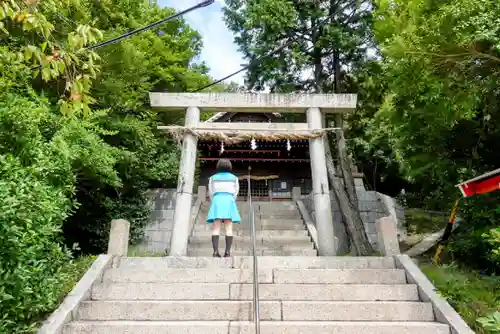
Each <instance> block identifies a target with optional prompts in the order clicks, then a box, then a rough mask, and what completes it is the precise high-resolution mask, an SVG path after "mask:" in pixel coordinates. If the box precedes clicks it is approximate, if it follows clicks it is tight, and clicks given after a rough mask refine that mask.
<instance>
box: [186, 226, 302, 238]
mask: <svg viewBox="0 0 500 334" xmlns="http://www.w3.org/2000/svg"><path fill="white" fill-rule="evenodd" d="M220 232H221V235H225V231H224V229H223V228H222V229H221V231H220ZM233 235H234V236H239V235H240V236H248V237H249V236H250V230H248V229H233ZM192 236H196V237H211V236H212V231H211V230H210V229H206V230H202V229H199V230H195V229H193V232H192ZM255 236H256V238H257V239H263V238H269V237H273V238H295V237H300V236H304V237H308V236H309V234H308V232H307V231H306V230H305V228H304V229H301V230H256V231H255Z"/></svg>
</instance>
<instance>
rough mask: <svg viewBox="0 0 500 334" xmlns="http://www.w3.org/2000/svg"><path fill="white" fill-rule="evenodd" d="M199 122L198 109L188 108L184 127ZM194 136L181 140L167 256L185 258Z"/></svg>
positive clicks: (191, 186)
mask: <svg viewBox="0 0 500 334" xmlns="http://www.w3.org/2000/svg"><path fill="white" fill-rule="evenodd" d="M199 121H200V109H198V108H197V107H189V108H188V109H187V111H186V121H185V125H186V127H194V126H197V125H198V122H199ZM197 143H198V140H197V138H196V136H194V135H192V134H189V133H186V134H185V135H184V138H183V140H182V152H181V163H180V166H179V176H178V181H177V194H176V200H175V209H174V210H175V211H174V226H173V228H172V238H171V239H170V250H169V254H168V255H169V256H186V254H187V245H188V238H189V226H190V219H191V206H192V200H193V185H194V171H195V167H196V146H197Z"/></svg>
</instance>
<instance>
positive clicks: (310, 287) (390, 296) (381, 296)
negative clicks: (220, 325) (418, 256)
mask: <svg viewBox="0 0 500 334" xmlns="http://www.w3.org/2000/svg"><path fill="white" fill-rule="evenodd" d="M259 298H260V300H308V301H379V300H380V301H419V296H418V290H417V286H416V285H413V284H394V285H386V284H259ZM230 299H235V300H252V299H253V285H252V284H248V283H244V284H238V283H237V284H231V285H230Z"/></svg>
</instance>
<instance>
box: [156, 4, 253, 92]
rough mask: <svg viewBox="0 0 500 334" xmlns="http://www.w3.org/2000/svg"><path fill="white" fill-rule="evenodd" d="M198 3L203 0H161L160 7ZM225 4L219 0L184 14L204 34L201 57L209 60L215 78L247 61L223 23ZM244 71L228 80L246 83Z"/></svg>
mask: <svg viewBox="0 0 500 334" xmlns="http://www.w3.org/2000/svg"><path fill="white" fill-rule="evenodd" d="M199 2H201V0H182V1H179V0H158V4H159V5H160V6H167V7H172V8H175V9H176V10H184V9H187V8H189V7H192V6H195V5H196V4H197V3H199ZM223 3H224V0H216V2H215V3H214V4H212V5H210V6H208V7H203V8H200V9H198V10H196V11H194V12H191V13H189V14H187V15H186V16H185V19H186V21H187V22H188V24H189V25H190V26H191V27H192V28H193V29H195V30H197V31H198V32H199V33H200V34H201V36H202V37H203V51H202V53H201V60H203V61H205V62H206V63H207V65H208V66H209V67H210V75H211V76H212V77H213V78H214V79H216V80H217V79H220V78H222V77H225V76H227V75H229V74H231V73H233V72H235V71H237V70H239V69H240V68H241V66H240V65H241V64H243V63H244V60H243V57H242V55H241V54H240V53H239V52H238V50H237V46H236V45H235V44H234V42H233V39H234V36H233V34H232V33H231V32H230V31H229V29H227V28H226V25H225V23H224V20H223V14H222V5H223ZM244 74H245V73H244V72H243V73H240V74H238V75H236V76H234V77H232V78H231V79H228V80H227V82H230V81H231V80H232V81H236V82H238V83H239V84H243V77H244Z"/></svg>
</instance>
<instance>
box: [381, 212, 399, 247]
mask: <svg viewBox="0 0 500 334" xmlns="http://www.w3.org/2000/svg"><path fill="white" fill-rule="evenodd" d="M375 226H376V229H377V240H378V248H379V250H380V252H381V253H382V254H383V255H384V256H393V255H398V254H401V251H400V249H399V241H398V231H397V227H396V221H395V220H394V219H393V218H392V217H390V216H389V217H382V218H380V219H377V220H376V222H375Z"/></svg>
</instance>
